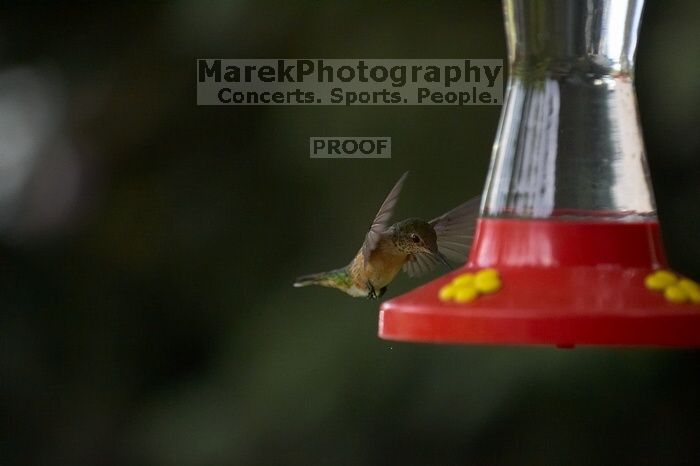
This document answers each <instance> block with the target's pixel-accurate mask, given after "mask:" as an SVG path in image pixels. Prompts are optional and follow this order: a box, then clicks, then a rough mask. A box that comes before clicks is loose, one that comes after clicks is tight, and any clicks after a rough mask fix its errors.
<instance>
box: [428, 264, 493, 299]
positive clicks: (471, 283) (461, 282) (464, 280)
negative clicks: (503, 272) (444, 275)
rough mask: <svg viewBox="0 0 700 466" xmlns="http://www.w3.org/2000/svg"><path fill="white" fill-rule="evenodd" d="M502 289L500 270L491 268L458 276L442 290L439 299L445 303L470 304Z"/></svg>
mask: <svg viewBox="0 0 700 466" xmlns="http://www.w3.org/2000/svg"><path fill="white" fill-rule="evenodd" d="M502 287H503V283H502V281H501V276H500V274H499V273H498V270H496V269H491V268H489V269H483V270H480V271H478V272H476V273H463V274H460V275H457V276H456V277H455V278H454V280H452V282H450V283H448V284H447V285H445V286H443V287H442V288H440V291H439V292H438V297H439V298H440V300H441V301H445V302H450V301H454V302H456V303H468V302H470V301H473V300H475V299H476V298H478V297H479V295H482V294H492V293H495V292H497V291H498V290H500V289H501V288H502Z"/></svg>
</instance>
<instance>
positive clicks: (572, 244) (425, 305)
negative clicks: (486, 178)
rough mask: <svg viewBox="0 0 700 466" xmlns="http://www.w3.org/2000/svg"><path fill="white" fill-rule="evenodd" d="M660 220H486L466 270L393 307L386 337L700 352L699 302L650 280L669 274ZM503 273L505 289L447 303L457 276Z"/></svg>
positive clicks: (385, 313)
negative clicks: (667, 293) (674, 297)
mask: <svg viewBox="0 0 700 466" xmlns="http://www.w3.org/2000/svg"><path fill="white" fill-rule="evenodd" d="M666 266H667V264H666V258H665V255H664V252H663V248H662V242H661V235H660V231H659V225H658V223H657V222H652V221H649V222H633V223H627V222H612V221H594V222H588V221H586V222H583V221H562V220H526V219H505V218H483V219H480V220H479V221H478V225H477V232H476V236H475V238H474V245H473V247H472V251H471V255H470V257H469V260H468V261H467V263H466V265H465V266H464V267H462V268H460V269H459V270H455V271H453V272H451V273H449V274H447V275H444V276H442V277H440V278H438V279H436V280H434V281H433V282H431V283H428V284H427V285H424V286H422V287H420V288H417V289H416V290H413V291H411V292H409V293H407V294H404V295H402V296H399V297H397V298H395V299H392V300H390V301H387V302H385V303H384V304H383V305H382V306H381V313H380V317H379V336H380V337H381V338H384V339H389V340H402V341H413V342H436V343H472V344H553V345H556V346H558V347H564V348H565V347H573V346H575V345H634V346H700V305H698V304H693V303H674V302H670V301H668V300H667V299H666V298H665V297H664V294H663V293H660V292H656V291H653V290H650V289H648V288H647V287H646V286H645V278H646V277H647V276H648V275H649V274H651V273H652V272H654V271H655V270H658V269H660V268H665V267H666ZM487 267H488V268H495V269H496V270H497V271H498V273H499V274H500V277H501V283H502V288H501V289H500V290H499V291H497V292H495V293H493V294H485V295H482V296H479V297H478V298H476V299H474V300H473V301H470V302H466V303H456V302H454V301H443V300H441V299H440V298H439V296H438V295H439V292H440V290H441V289H442V288H443V286H445V285H447V284H448V283H450V282H451V281H452V280H453V279H454V278H455V277H456V276H459V275H460V274H464V273H465V272H477V271H479V270H481V269H483V268H487Z"/></svg>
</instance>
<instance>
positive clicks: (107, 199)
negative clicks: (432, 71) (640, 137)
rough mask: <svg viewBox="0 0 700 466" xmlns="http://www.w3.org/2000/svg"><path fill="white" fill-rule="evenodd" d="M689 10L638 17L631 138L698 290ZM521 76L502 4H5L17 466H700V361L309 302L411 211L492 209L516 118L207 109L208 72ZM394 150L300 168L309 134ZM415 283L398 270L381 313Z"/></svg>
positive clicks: (3, 128)
mask: <svg viewBox="0 0 700 466" xmlns="http://www.w3.org/2000/svg"><path fill="white" fill-rule="evenodd" d="M699 17H700V3H698V2H695V1H693V0H687V1H665V2H660V1H658V2H649V4H648V5H647V7H646V10H645V14H644V19H643V24H642V31H641V37H640V45H639V49H638V56H637V59H638V60H637V61H638V66H637V83H638V96H639V101H640V107H641V116H642V124H643V127H644V131H645V138H646V144H647V150H648V158H649V163H650V166H651V170H652V175H653V183H654V188H655V190H656V198H657V203H658V206H659V214H660V220H661V223H662V228H663V231H664V237H665V242H666V247H667V250H668V254H669V258H670V261H671V263H672V264H673V265H674V266H675V267H676V268H677V269H678V270H680V271H683V272H684V273H686V274H688V275H690V276H694V277H695V278H700V240H699V238H700V221H698V220H699V217H700V207H699V206H700V157H698V155H699V154H700V130H698V124H699V123H700V107H699V104H700V85H698V83H700V41H698V35H697V31H698V29H699V28H700V19H699ZM200 57H223V58H277V57H279V58H282V57H289V58H297V57H298V58H351V57H366V58H386V57H389V58H401V57H405V58H499V57H505V41H504V33H503V22H502V16H501V8H500V4H499V3H498V2H496V1H473V2H447V1H438V2H431V3H429V4H428V3H424V2H401V3H399V2H352V3H350V2H343V3H341V2H323V3H322V2H311V1H305V2H253V1H238V2H200V1H196V0H182V1H177V2H168V3H164V2H140V3H127V4H100V3H99V2H96V3H94V4H84V5H82V6H69V5H65V4H60V5H59V4H58V3H56V4H53V3H36V4H30V3H28V2H25V3H23V4H21V3H17V4H16V5H15V6H14V7H12V6H9V5H5V6H4V7H2V8H1V9H0V419H1V420H2V423H1V426H2V427H1V429H2V430H1V431H0V465H132V464H133V465H146V464H152V465H164V466H165V465H183V466H189V465H192V466H194V465H258V464H261V465H262V464H271V465H277V464H279V465H282V464H284V465H316V464H318V465H341V464H348V465H358V464H362V465H380V464H394V465H399V464H408V465H420V464H435V465H437V464H518V465H531V464H532V465H536V464H574V465H575V464H616V465H620V464H665V465H671V464H692V463H694V462H697V461H698V459H699V458H700V401H698V400H699V398H700V395H699V391H700V353H698V352H697V351H684V350H652V349H624V350H622V349H601V348H579V349H575V350H556V349H550V348H519V347H510V348H506V347H460V346H435V345H414V344H401V343H392V342H387V341H382V340H379V339H378V338H377V337H376V331H377V310H378V305H377V303H376V302H368V301H366V300H361V299H351V298H349V297H347V296H345V295H342V294H340V293H338V292H336V291H334V290H327V289H320V288H315V289H314V288H305V289H301V290H299V289H293V288H292V287H291V283H292V281H293V279H294V277H295V276H297V275H298V274H301V273H308V272H315V271H320V270H324V269H328V268H333V267H336V266H340V265H342V264H344V263H345V262H346V261H347V260H349V258H350V257H351V256H352V255H353V254H354V253H355V252H356V250H357V248H358V247H359V245H360V242H361V240H362V238H363V235H364V232H365V229H366V228H367V225H368V222H369V221H370V220H371V218H372V216H373V215H374V213H375V212H376V209H377V207H378V204H379V202H380V201H381V199H382V198H383V196H384V195H385V194H386V192H387V191H388V189H389V188H390V187H391V185H392V184H393V183H394V182H395V180H396V179H397V178H398V176H399V175H400V174H401V173H402V172H403V171H404V170H406V169H410V170H411V171H412V175H411V177H410V179H409V182H408V184H407V186H406V189H405V190H404V195H403V197H402V199H401V202H400V204H399V207H398V212H397V216H398V217H401V216H408V215H411V216H424V217H428V218H430V217H432V216H435V215H438V214H440V213H442V212H443V211H444V210H446V209H447V208H449V207H451V206H453V205H456V204H457V203H459V202H461V201H463V200H464V199H467V198H469V197H471V196H473V195H475V194H478V193H479V192H480V191H481V189H482V187H483V182H484V177H485V175H486V170H487V167H488V162H489V157H490V149H491V144H492V142H493V136H494V134H495V130H496V125H497V122H498V116H499V112H500V108H499V107H463V108H453V107H394V108H391V107H356V108H344V107H343V108H341V107H238V108H236V107H197V106H196V105H195V79H196V76H195V59H196V58H200ZM324 135H334V136H335V135H348V136H349V135H378V136H391V137H392V138H393V158H392V159H391V160H310V159H309V154H308V138H309V137H310V136H324ZM422 282H423V281H413V280H411V279H409V278H407V277H405V276H401V277H399V278H398V279H397V281H396V282H395V283H394V285H392V287H391V289H390V290H389V293H388V297H391V296H395V295H397V294H400V293H402V292H405V291H407V290H409V289H411V288H412V287H414V286H416V285H417V284H418V283H422Z"/></svg>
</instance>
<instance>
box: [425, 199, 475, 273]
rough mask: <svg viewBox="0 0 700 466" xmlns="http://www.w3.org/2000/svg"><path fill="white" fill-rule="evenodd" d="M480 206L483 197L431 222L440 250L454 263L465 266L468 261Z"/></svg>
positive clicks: (471, 200) (469, 201) (472, 200)
mask: <svg viewBox="0 0 700 466" xmlns="http://www.w3.org/2000/svg"><path fill="white" fill-rule="evenodd" d="M480 204H481V197H480V196H477V197H475V198H473V199H470V200H468V201H467V202H465V203H464V204H460V205H458V206H457V207H455V208H454V209H452V210H450V211H449V212H447V213H446V214H444V215H441V216H440V217H438V218H434V219H432V220H431V221H430V222H429V223H430V224H431V225H432V226H433V228H434V229H435V234H436V235H437V244H438V250H439V251H440V253H441V254H442V255H444V256H445V257H447V258H448V259H450V260H451V261H453V262H457V263H459V264H463V263H464V262H465V261H466V260H467V254H469V248H470V247H471V243H472V239H473V237H474V229H475V228H476V218H477V217H478V216H479V205H480Z"/></svg>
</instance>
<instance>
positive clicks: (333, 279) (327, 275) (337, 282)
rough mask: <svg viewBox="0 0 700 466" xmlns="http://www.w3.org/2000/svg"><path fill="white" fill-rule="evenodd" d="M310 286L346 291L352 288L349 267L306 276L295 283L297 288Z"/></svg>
mask: <svg viewBox="0 0 700 466" xmlns="http://www.w3.org/2000/svg"><path fill="white" fill-rule="evenodd" d="M309 285H319V286H327V287H330V288H338V289H341V290H346V289H347V288H349V287H350V286H352V280H350V276H349V275H348V270H347V267H343V268H341V269H335V270H331V271H330V272H321V273H313V274H311V275H304V276H302V277H299V278H297V279H296V280H295V281H294V287H295V288H300V287H302V286H309Z"/></svg>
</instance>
